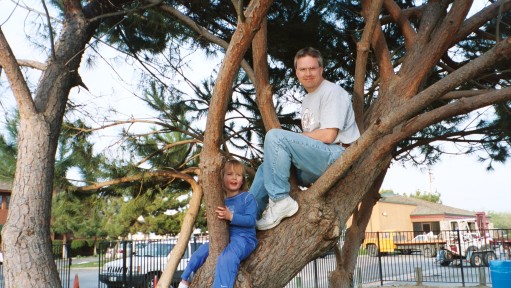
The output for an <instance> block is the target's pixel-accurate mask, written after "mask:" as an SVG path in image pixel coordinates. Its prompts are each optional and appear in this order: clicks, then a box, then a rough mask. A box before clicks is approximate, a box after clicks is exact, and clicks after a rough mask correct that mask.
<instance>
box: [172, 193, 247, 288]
mask: <svg viewBox="0 0 511 288" xmlns="http://www.w3.org/2000/svg"><path fill="white" fill-rule="evenodd" d="M225 206H226V207H227V208H229V210H230V211H231V212H232V214H233V217H232V221H231V223H230V225H229V244H227V247H225V249H224V250H223V251H222V253H221V254H220V256H218V261H217V264H216V272H215V281H214V282H213V288H220V287H222V288H224V287H229V288H231V287H233V286H234V281H235V280H236V276H237V275H238V267H239V266H240V262H241V261H243V260H244V259H245V258H247V257H248V255H250V253H252V251H254V249H255V248H256V246H257V239H256V228H255V224H256V213H257V203H256V201H255V199H254V196H252V194H250V193H248V192H242V193H240V194H238V195H236V196H234V197H230V198H227V199H225ZM208 254H209V243H205V244H204V245H202V246H200V247H199V249H197V251H195V252H194V253H193V254H192V256H191V257H190V262H189V263H188V266H187V267H186V269H185V271H184V272H183V274H182V275H181V278H182V279H184V280H186V281H190V276H191V274H192V273H195V272H196V271H197V270H198V269H199V268H200V267H201V266H202V264H204V262H205V261H206V258H207V257H208Z"/></svg>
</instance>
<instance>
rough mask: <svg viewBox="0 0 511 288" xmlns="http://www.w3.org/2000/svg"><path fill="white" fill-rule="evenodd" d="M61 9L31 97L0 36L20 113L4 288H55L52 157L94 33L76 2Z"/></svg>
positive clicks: (103, 7) (96, 8) (104, 8)
mask: <svg viewBox="0 0 511 288" xmlns="http://www.w3.org/2000/svg"><path fill="white" fill-rule="evenodd" d="M114 2H115V3H114ZM123 2H126V1H111V2H109V3H107V4H105V3H98V2H90V3H89V6H88V7H87V9H86V11H88V13H89V15H88V16H89V17H93V16H96V15H98V14H101V13H105V12H109V11H114V10H116V9H119V7H121V6H122V3H123ZM63 6H64V15H65V21H64V23H63V28H62V32H61V35H60V37H59V40H58V41H57V43H55V44H56V45H55V46H54V49H52V51H51V53H50V56H49V60H48V61H47V65H46V70H44V71H43V74H42V76H41V78H40V81H39V83H38V87H37V91H36V93H35V95H34V96H32V95H31V93H30V91H29V89H28V87H27V85H26V82H25V80H24V78H23V75H22V73H21V71H20V69H19V67H18V66H17V63H16V60H15V59H14V54H13V53H12V51H11V50H10V47H9V45H8V44H7V40H6V39H5V38H4V37H3V34H2V33H0V46H1V48H2V49H1V50H0V65H2V67H3V68H4V69H5V71H6V75H7V77H8V79H9V82H10V84H11V87H12V90H13V93H14V96H15V98H16V101H17V104H18V109H19V113H20V126H19V129H18V159H17V164H16V175H15V179H14V186H13V191H12V198H11V202H10V207H9V208H10V209H9V213H8V216H7V223H6V224H5V226H4V227H3V229H2V239H3V243H2V250H3V251H4V255H5V265H4V275H5V287H61V282H60V279H59V275H58V273H57V269H56V266H55V262H54V261H53V252H52V247H51V240H50V239H51V237H50V216H51V203H52V192H53V176H54V165H55V152H56V149H57V144H58V137H59V133H60V128H61V125H62V121H63V116H64V111H65V107H66V103H67V100H68V95H69V92H70V90H71V88H73V87H74V86H76V85H78V84H79V83H80V77H79V75H78V72H77V71H78V67H79V66H80V62H81V56H82V54H83V51H84V47H85V45H86V43H87V42H88V41H89V40H90V38H91V37H92V33H93V31H94V30H95V28H96V27H97V23H95V24H91V23H89V22H88V21H87V19H86V17H85V16H84V14H83V12H82V7H81V4H80V2H79V1H72V0H68V1H64V2H63ZM0 32H1V31H0ZM52 48H53V47H52Z"/></svg>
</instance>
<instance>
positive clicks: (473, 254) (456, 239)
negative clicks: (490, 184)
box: [437, 217, 497, 267]
mask: <svg viewBox="0 0 511 288" xmlns="http://www.w3.org/2000/svg"><path fill="white" fill-rule="evenodd" d="M478 222H481V221H478V218H477V217H476V218H466V219H456V220H450V221H442V222H440V228H441V229H442V230H445V232H444V234H443V238H445V240H446V245H445V246H444V249H443V250H442V251H441V252H440V253H439V255H438V257H437V260H438V262H439V263H440V265H442V266H448V265H449V264H451V263H452V262H454V261H458V260H463V259H464V260H466V261H468V262H469V263H470V265H471V266H475V267H479V266H489V265H490V261H491V260H493V259H496V258H497V255H496V254H495V251H494V248H495V245H494V239H492V237H490V234H489V233H488V231H489V230H488V229H487V227H479V225H478Z"/></svg>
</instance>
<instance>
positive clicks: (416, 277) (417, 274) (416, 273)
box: [415, 267, 422, 286]
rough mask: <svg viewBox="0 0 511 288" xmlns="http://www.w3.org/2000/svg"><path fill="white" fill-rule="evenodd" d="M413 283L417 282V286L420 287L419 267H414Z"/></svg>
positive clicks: (420, 274)
mask: <svg viewBox="0 0 511 288" xmlns="http://www.w3.org/2000/svg"><path fill="white" fill-rule="evenodd" d="M415 281H416V282H417V285H419V286H420V285H422V268H421V267H415Z"/></svg>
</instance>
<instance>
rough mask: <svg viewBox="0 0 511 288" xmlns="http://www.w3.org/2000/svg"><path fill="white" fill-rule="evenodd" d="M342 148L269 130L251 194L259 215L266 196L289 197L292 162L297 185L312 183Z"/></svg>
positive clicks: (266, 201)
mask: <svg viewBox="0 0 511 288" xmlns="http://www.w3.org/2000/svg"><path fill="white" fill-rule="evenodd" d="M344 150H345V148H344V147H342V146H341V145H339V144H325V143H323V142H321V141H318V140H315V139H312V138H310V137H307V136H305V135H303V134H301V133H295V132H291V131H287V130H282V129H272V130H270V131H268V133H266V137H265V139H264V162H263V163H262V164H261V165H260V166H259V168H258V169H257V172H256V175H255V178H254V181H253V182H252V186H251V187H250V193H252V195H254V197H255V199H256V201H257V205H258V215H257V217H258V218H260V216H261V214H262V213H263V211H264V209H265V208H266V206H267V204H268V198H270V199H272V201H278V200H280V199H282V198H285V197H287V196H288V194H289V191H290V189H291V187H290V184H289V174H290V169H291V164H293V166H295V168H296V177H297V180H298V183H299V185H300V186H304V187H307V186H309V185H311V184H312V183H314V181H316V180H317V179H318V178H319V176H321V174H323V173H324V172H325V170H326V169H327V168H328V166H330V165H331V164H332V163H333V162H334V161H335V160H337V158H339V157H340V156H341V154H342V153H343V152H344Z"/></svg>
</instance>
